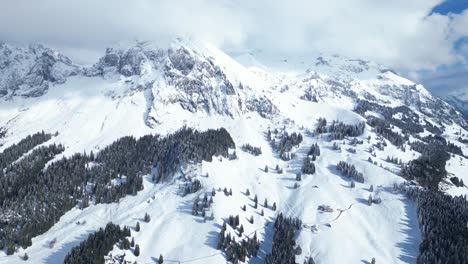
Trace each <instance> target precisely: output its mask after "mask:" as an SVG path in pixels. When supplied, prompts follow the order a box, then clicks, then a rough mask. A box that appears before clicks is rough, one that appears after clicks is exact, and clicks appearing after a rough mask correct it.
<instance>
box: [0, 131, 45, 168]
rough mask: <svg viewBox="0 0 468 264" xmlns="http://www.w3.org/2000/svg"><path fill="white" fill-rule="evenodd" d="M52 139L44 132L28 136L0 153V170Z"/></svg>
mask: <svg viewBox="0 0 468 264" xmlns="http://www.w3.org/2000/svg"><path fill="white" fill-rule="evenodd" d="M51 138H52V135H51V134H46V133H44V131H42V132H38V133H36V134H33V135H29V136H27V137H26V138H24V139H22V140H21V141H20V142H18V143H16V144H13V145H11V146H10V147H8V148H6V149H5V150H4V151H3V153H0V168H6V167H7V166H8V165H10V164H11V163H12V162H13V161H15V160H17V159H19V158H20V157H21V156H23V155H24V154H25V153H27V152H28V151H30V150H31V149H33V148H34V147H36V146H38V145H40V144H42V143H44V142H46V141H48V140H49V139H51Z"/></svg>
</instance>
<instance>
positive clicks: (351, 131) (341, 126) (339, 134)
mask: <svg viewBox="0 0 468 264" xmlns="http://www.w3.org/2000/svg"><path fill="white" fill-rule="evenodd" d="M365 127H366V124H365V123H364V122H361V123H359V124H356V125H348V124H345V123H343V122H340V121H335V120H334V121H333V122H332V123H331V124H330V125H327V120H326V119H325V118H319V119H318V125H317V128H316V129H315V132H317V133H319V134H323V133H330V135H329V136H328V139H329V140H330V141H331V140H341V139H344V138H345V137H357V136H360V135H362V134H363V133H364V128H365Z"/></svg>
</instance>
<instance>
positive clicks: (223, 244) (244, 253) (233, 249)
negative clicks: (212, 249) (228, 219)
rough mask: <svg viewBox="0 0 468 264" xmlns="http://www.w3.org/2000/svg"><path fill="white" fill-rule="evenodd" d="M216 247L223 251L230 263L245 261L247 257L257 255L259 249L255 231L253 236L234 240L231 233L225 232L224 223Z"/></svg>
mask: <svg viewBox="0 0 468 264" xmlns="http://www.w3.org/2000/svg"><path fill="white" fill-rule="evenodd" d="M241 227H242V226H241ZM226 233H227V234H226ZM217 248H218V249H221V250H223V251H224V252H225V254H226V259H227V260H228V261H231V262H232V263H238V262H245V261H246V260H247V257H249V258H250V257H255V256H257V253H258V250H259V249H260V240H259V239H258V237H257V232H255V233H254V235H253V237H251V238H250V237H245V238H243V239H241V240H240V241H239V242H236V238H235V237H234V236H232V237H231V234H230V233H229V232H226V223H224V224H223V226H222V228H221V232H220V233H219V235H218V244H217Z"/></svg>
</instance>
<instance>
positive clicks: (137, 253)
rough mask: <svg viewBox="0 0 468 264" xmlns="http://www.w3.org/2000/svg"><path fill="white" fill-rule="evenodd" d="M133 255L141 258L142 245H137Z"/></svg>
mask: <svg viewBox="0 0 468 264" xmlns="http://www.w3.org/2000/svg"><path fill="white" fill-rule="evenodd" d="M133 254H134V255H135V256H137V257H138V256H140V245H138V244H136V245H135V249H134V251H133Z"/></svg>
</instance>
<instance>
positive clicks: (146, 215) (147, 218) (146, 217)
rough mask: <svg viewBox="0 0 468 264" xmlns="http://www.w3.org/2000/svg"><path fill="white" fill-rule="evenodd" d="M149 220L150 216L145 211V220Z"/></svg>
mask: <svg viewBox="0 0 468 264" xmlns="http://www.w3.org/2000/svg"><path fill="white" fill-rule="evenodd" d="M150 221H151V217H150V216H149V214H148V213H145V222H146V223H149V222H150Z"/></svg>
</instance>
